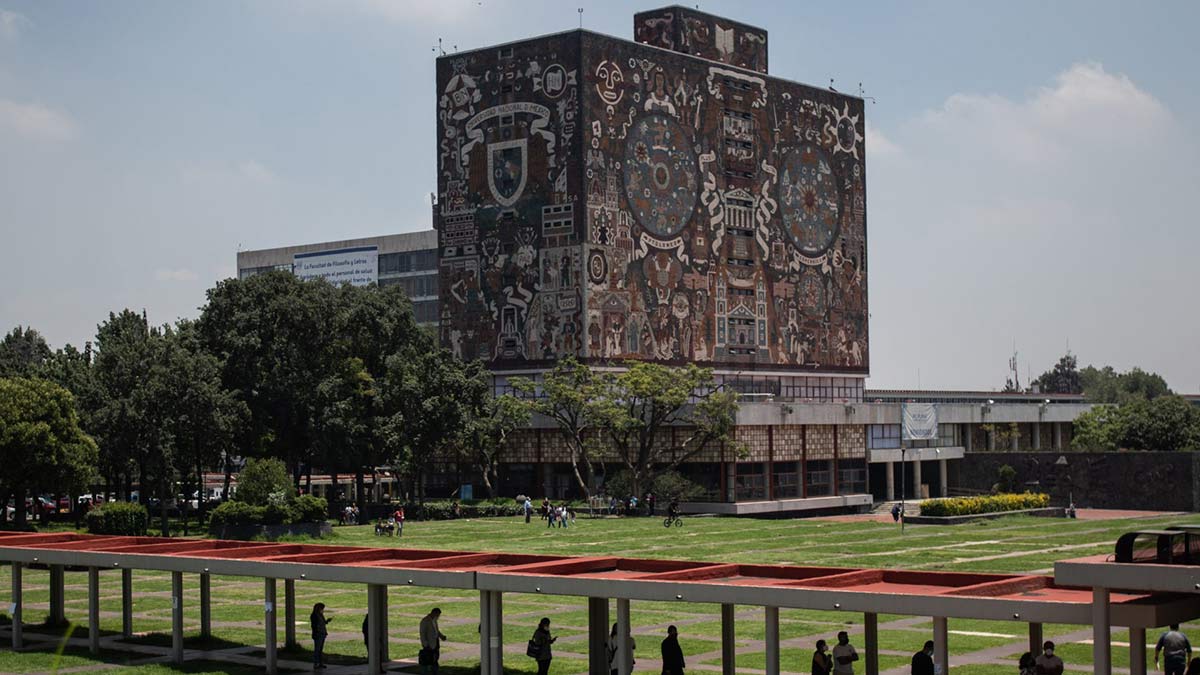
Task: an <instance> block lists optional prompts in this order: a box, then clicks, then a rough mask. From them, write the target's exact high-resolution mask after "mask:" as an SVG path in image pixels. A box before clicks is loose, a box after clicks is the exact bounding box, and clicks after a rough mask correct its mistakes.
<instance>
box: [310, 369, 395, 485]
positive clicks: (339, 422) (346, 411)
mask: <svg viewBox="0 0 1200 675" xmlns="http://www.w3.org/2000/svg"><path fill="white" fill-rule="evenodd" d="M339 365H340V367H339V368H338V369H337V370H336V371H335V372H333V373H332V374H330V376H329V377H327V378H325V380H324V381H322V382H321V384H320V385H318V387H317V401H318V411H319V412H318V415H317V444H318V448H319V453H318V456H319V459H320V460H321V462H322V463H323V464H324V466H325V468H326V469H328V470H329V471H330V472H331V474H332V475H333V476H334V484H333V489H334V493H335V494H336V492H337V472H338V471H340V470H342V469H345V468H347V467H351V468H353V470H354V472H355V480H356V481H357V484H358V503H359V508H360V509H361V508H362V506H363V504H362V502H363V493H364V487H365V486H364V481H363V467H369V466H376V465H378V463H379V462H380V461H381V459H382V457H381V455H380V452H379V447H380V444H379V437H378V429H379V419H378V415H379V410H378V406H379V390H378V387H377V385H376V382H375V378H373V377H372V376H371V373H369V372H367V369H366V367H365V365H364V364H363V361H362V359H359V358H357V357H351V358H347V359H344V360H343V361H342V362H341V363H340V364H339Z"/></svg>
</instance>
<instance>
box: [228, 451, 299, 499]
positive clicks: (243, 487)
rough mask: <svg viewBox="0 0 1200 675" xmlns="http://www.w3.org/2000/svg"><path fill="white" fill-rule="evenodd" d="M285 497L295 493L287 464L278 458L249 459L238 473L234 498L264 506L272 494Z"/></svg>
mask: <svg viewBox="0 0 1200 675" xmlns="http://www.w3.org/2000/svg"><path fill="white" fill-rule="evenodd" d="M277 493H283V495H284V496H285V497H290V496H292V495H294V494H296V489H295V487H293V486H292V479H291V477H290V476H288V472H287V465H285V464H284V463H283V462H282V461H280V460H278V459H273V458H270V459H249V460H246V466H245V467H243V468H242V470H241V472H239V473H238V482H237V496H236V497H235V499H237V500H238V501H241V502H246V503H247V504H252V505H254V506H266V505H267V504H268V503H270V501H271V496H272V495H273V494H277Z"/></svg>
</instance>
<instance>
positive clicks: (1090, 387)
mask: <svg viewBox="0 0 1200 675" xmlns="http://www.w3.org/2000/svg"><path fill="white" fill-rule="evenodd" d="M1079 379H1080V384H1081V386H1082V387H1083V394H1084V396H1085V397H1086V398H1087V399H1088V400H1089V401H1093V402H1095V403H1127V402H1129V401H1135V400H1152V399H1155V398H1158V397H1159V396H1167V395H1169V394H1170V393H1171V389H1170V387H1168V386H1167V382H1166V380H1164V379H1163V378H1162V376H1161V375H1159V374H1157V373H1150V372H1146V371H1144V370H1142V369H1141V368H1134V369H1132V370H1130V371H1129V372H1125V373H1118V372H1117V371H1115V370H1114V369H1113V367H1112V366H1104V367H1103V368H1096V367H1094V366H1088V367H1086V368H1084V369H1083V370H1081V371H1079Z"/></svg>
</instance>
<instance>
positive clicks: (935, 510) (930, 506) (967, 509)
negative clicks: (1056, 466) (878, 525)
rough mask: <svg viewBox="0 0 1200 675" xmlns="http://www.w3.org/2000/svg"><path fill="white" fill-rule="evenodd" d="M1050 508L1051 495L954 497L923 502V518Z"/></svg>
mask: <svg viewBox="0 0 1200 675" xmlns="http://www.w3.org/2000/svg"><path fill="white" fill-rule="evenodd" d="M1047 506H1050V495H1047V494H1034V493H1032V492H1026V493H1023V494H1005V495H987V496H984V497H953V498H950V499H931V500H928V501H924V502H921V515H923V516H938V517H945V516H971V515H975V514H978V513H1000V512H1004V511H1021V510H1024V509H1043V508H1046V507H1047Z"/></svg>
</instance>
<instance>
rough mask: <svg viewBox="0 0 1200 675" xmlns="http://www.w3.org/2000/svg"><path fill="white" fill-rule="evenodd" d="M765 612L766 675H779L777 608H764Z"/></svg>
mask: <svg viewBox="0 0 1200 675" xmlns="http://www.w3.org/2000/svg"><path fill="white" fill-rule="evenodd" d="M763 609H765V610H766V626H765V629H766V634H765V635H764V636H763V637H764V639H765V640H766V643H767V675H779V608H778V607H764V608H763Z"/></svg>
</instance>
